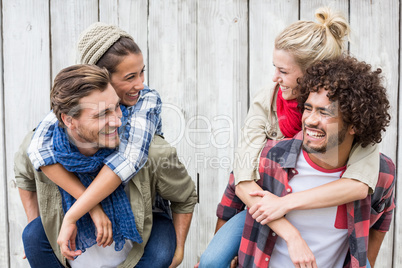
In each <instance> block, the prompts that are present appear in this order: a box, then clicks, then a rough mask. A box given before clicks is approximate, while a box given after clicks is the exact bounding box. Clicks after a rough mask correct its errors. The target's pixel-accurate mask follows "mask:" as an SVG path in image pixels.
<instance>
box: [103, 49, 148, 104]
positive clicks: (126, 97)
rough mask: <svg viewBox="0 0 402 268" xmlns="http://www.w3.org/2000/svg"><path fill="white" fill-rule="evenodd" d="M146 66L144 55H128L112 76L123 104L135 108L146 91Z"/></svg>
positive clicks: (113, 84)
mask: <svg viewBox="0 0 402 268" xmlns="http://www.w3.org/2000/svg"><path fill="white" fill-rule="evenodd" d="M144 71H145V65H144V60H143V57H142V54H141V53H139V54H132V53H130V54H128V55H127V56H125V57H124V59H123V60H122V61H121V62H120V63H119V65H117V67H116V71H115V72H114V73H113V74H112V75H111V84H112V86H113V87H114V89H115V90H116V93H117V95H118V96H119V98H120V99H121V101H120V102H121V104H124V105H126V106H133V105H135V104H136V103H137V101H138V98H139V96H140V94H139V93H140V91H141V90H143V89H144Z"/></svg>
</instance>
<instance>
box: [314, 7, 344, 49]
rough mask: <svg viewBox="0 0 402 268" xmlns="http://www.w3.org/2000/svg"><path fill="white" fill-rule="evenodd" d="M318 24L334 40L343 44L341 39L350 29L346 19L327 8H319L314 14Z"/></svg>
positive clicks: (337, 12)
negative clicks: (325, 29) (327, 31)
mask: <svg viewBox="0 0 402 268" xmlns="http://www.w3.org/2000/svg"><path fill="white" fill-rule="evenodd" d="M315 17H316V19H317V21H318V23H319V24H322V26H323V27H325V28H327V29H328V30H329V32H330V33H331V34H332V35H333V37H334V38H335V39H337V41H339V42H343V38H344V37H345V36H348V35H349V33H350V27H349V24H348V22H347V21H346V18H345V17H344V16H343V15H342V14H341V13H340V12H339V11H334V10H332V9H331V8H329V7H320V8H318V9H317V10H316V12H315Z"/></svg>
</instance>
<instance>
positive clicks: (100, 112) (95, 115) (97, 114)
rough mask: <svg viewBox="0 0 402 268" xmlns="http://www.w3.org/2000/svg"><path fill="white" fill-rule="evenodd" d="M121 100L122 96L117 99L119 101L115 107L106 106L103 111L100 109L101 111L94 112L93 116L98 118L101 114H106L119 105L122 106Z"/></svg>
mask: <svg viewBox="0 0 402 268" xmlns="http://www.w3.org/2000/svg"><path fill="white" fill-rule="evenodd" d="M120 100H121V99H120V98H119V99H118V100H117V102H116V104H115V106H114V107H109V108H106V109H104V110H101V111H99V113H96V114H94V115H93V117H94V118H97V117H99V116H102V115H104V114H106V113H107V112H108V111H110V110H114V109H115V108H116V107H117V106H120Z"/></svg>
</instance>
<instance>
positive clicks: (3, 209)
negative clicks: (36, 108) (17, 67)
mask: <svg viewBox="0 0 402 268" xmlns="http://www.w3.org/2000/svg"><path fill="white" fill-rule="evenodd" d="M2 2H3V1H1V0H0V6H1V7H2V6H3V4H2ZM3 28H4V27H3V14H2V12H0V29H1V31H3ZM3 41H4V40H3V36H0V55H1V57H0V74H1V75H0V144H1V149H0V176H1V178H2V179H1V182H0V196H1V198H0V232H1V233H2V234H8V207H7V168H6V149H7V147H6V139H5V134H6V133H5V128H4V123H5V121H4V118H5V110H4V103H5V99H4V77H3ZM8 240H9V237H8V235H2V236H1V238H0V249H1V250H0V266H1V267H7V268H8V267H10V266H9V261H10V260H9V247H8Z"/></svg>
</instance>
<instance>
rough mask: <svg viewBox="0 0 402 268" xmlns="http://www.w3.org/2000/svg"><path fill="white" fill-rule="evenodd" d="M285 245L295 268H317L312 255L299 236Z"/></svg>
mask: <svg viewBox="0 0 402 268" xmlns="http://www.w3.org/2000/svg"><path fill="white" fill-rule="evenodd" d="M287 245H288V251H289V256H290V259H291V260H292V262H293V264H294V266H295V267H296V268H299V267H300V268H301V267H303V268H304V267H306V268H317V263H316V260H315V257H314V254H313V252H311V250H310V248H309V247H308V245H307V243H306V241H304V239H303V238H302V237H301V236H299V237H297V238H293V239H291V240H289V241H287Z"/></svg>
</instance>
